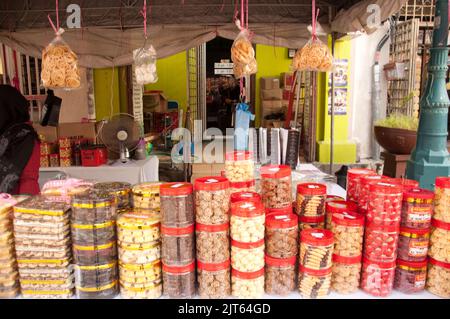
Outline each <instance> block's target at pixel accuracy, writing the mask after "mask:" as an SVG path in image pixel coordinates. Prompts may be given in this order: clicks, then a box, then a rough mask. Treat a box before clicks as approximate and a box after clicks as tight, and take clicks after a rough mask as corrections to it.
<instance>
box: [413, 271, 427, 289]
mask: <svg viewBox="0 0 450 319" xmlns="http://www.w3.org/2000/svg"><path fill="white" fill-rule="evenodd" d="M425 282H426V274H420V275H416V276H415V278H414V287H416V288H423V287H425Z"/></svg>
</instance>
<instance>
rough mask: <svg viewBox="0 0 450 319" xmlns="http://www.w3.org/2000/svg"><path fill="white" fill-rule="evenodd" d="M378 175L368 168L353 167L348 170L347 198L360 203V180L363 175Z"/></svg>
mask: <svg viewBox="0 0 450 319" xmlns="http://www.w3.org/2000/svg"><path fill="white" fill-rule="evenodd" d="M368 175H377V173H376V172H375V171H374V170H371V169H368V168H352V169H349V170H348V172H347V200H348V201H352V202H355V203H358V198H359V189H360V182H361V178H362V177H363V176H368Z"/></svg>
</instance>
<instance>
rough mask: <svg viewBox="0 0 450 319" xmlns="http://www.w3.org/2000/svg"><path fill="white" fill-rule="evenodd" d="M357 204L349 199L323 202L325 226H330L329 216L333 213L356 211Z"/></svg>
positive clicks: (328, 227) (327, 227)
mask: <svg viewBox="0 0 450 319" xmlns="http://www.w3.org/2000/svg"><path fill="white" fill-rule="evenodd" d="M357 211H358V205H356V204H355V203H354V202H350V201H342V200H337V201H336V200H333V201H327V202H326V204H325V213H326V222H325V228H326V229H330V228H331V218H332V216H333V214H334V213H356V212H357Z"/></svg>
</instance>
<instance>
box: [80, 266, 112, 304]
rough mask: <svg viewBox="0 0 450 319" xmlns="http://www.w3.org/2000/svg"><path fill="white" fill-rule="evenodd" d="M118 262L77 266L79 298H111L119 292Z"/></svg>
mask: <svg viewBox="0 0 450 319" xmlns="http://www.w3.org/2000/svg"><path fill="white" fill-rule="evenodd" d="M118 280H119V271H118V269H117V263H116V262H114V263H110V264H102V265H101V264H99V265H92V266H79V265H76V266H75V292H76V296H77V298H79V299H111V298H114V297H115V296H116V295H117V293H118V292H119V284H118Z"/></svg>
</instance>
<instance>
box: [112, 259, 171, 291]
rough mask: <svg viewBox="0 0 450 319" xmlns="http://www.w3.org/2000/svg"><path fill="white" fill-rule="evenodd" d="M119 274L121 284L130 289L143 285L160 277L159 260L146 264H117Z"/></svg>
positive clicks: (160, 266) (160, 267) (160, 265)
mask: <svg viewBox="0 0 450 319" xmlns="http://www.w3.org/2000/svg"><path fill="white" fill-rule="evenodd" d="M119 274H120V282H121V284H124V285H126V286H127V287H131V285H145V284H148V283H152V282H154V281H157V280H161V277H162V263H161V260H159V259H158V260H155V261H153V262H150V263H147V264H124V263H122V261H120V262H119Z"/></svg>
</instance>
